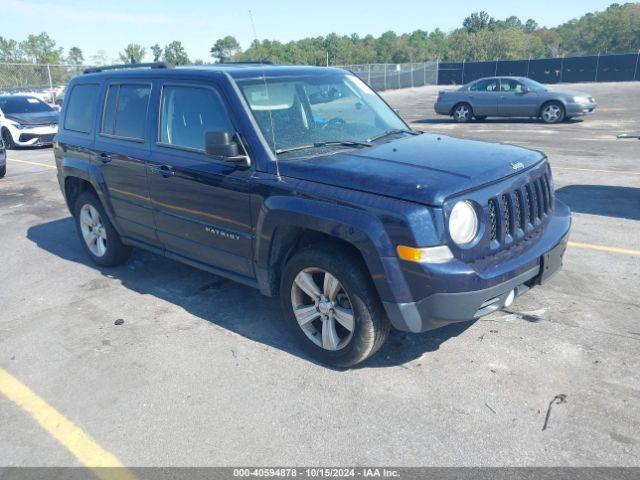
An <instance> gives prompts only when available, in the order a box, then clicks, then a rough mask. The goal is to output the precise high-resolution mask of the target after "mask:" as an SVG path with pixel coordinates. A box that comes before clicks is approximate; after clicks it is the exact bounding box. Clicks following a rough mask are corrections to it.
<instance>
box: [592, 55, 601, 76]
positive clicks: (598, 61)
mask: <svg viewBox="0 0 640 480" xmlns="http://www.w3.org/2000/svg"><path fill="white" fill-rule="evenodd" d="M599 68H600V52H598V59H597V60H596V78H595V79H594V80H593V81H594V82H597V81H598V69H599Z"/></svg>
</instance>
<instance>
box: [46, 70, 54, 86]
mask: <svg viewBox="0 0 640 480" xmlns="http://www.w3.org/2000/svg"><path fill="white" fill-rule="evenodd" d="M47 75H48V76H49V88H50V89H51V90H53V82H52V81H51V67H50V65H49V64H47Z"/></svg>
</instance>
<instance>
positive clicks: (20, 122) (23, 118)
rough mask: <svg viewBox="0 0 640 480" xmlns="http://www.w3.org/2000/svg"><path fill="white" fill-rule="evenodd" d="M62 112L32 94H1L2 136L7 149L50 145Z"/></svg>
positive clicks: (0, 128)
mask: <svg viewBox="0 0 640 480" xmlns="http://www.w3.org/2000/svg"><path fill="white" fill-rule="evenodd" d="M59 117H60V112H59V111H57V110H56V109H54V108H52V107H50V106H49V105H47V104H46V103H44V102H43V101H42V100H40V99H38V98H36V97H33V96H30V95H0V135H1V136H2V140H3V141H4V144H5V146H6V148H8V149H12V148H15V147H16V146H18V147H32V146H40V145H51V144H52V143H53V137H54V136H55V134H56V133H57V131H58V118H59Z"/></svg>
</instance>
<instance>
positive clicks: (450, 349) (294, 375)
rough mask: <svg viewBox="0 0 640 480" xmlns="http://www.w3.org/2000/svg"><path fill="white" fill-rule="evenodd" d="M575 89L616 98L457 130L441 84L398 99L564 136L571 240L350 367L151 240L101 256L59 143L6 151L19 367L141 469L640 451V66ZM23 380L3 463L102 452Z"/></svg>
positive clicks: (1, 443) (527, 134)
mask: <svg viewBox="0 0 640 480" xmlns="http://www.w3.org/2000/svg"><path fill="white" fill-rule="evenodd" d="M570 87H571V88H572V89H583V90H586V91H588V92H590V93H592V94H593V95H594V96H595V97H596V100H597V101H598V102H599V108H598V111H597V113H596V114H595V115H593V116H590V117H588V118H586V119H584V120H575V121H571V122H569V123H563V124H560V125H557V126H548V125H544V124H541V123H538V122H535V121H530V120H504V119H502V120H501V119H496V120H492V119H488V120H487V121H485V122H483V123H472V124H466V125H458V124H455V123H453V122H452V121H451V120H450V119H448V118H446V117H437V116H435V115H434V114H433V107H432V105H433V102H434V99H435V95H436V93H437V91H438V88H437V87H422V88H415V89H407V90H402V91H391V92H387V93H385V94H384V96H385V97H386V99H387V100H388V101H389V102H390V103H391V104H392V106H394V107H395V108H398V109H399V111H400V113H401V115H402V116H403V117H404V118H405V119H407V120H408V121H409V122H411V124H412V126H413V127H414V128H417V129H421V130H425V131H428V132H433V133H438V134H445V135H454V136H463V137H472V138H477V139H481V140H488V141H503V142H509V143H514V144H518V145H522V146H525V147H529V148H536V149H540V150H543V151H544V152H546V153H547V154H548V156H549V157H550V159H551V163H552V167H553V169H554V175H555V185H556V191H557V195H558V197H560V198H561V199H563V200H564V201H566V202H567V203H568V204H569V206H570V207H571V209H572V210H573V212H574V216H573V228H572V234H571V241H572V244H571V245H570V247H569V249H568V251H567V254H566V257H565V267H564V269H563V270H562V271H561V272H560V273H559V274H558V275H557V276H556V277H555V279H554V280H553V281H552V282H551V283H549V284H548V285H546V286H544V287H542V288H536V289H534V290H532V291H531V292H529V293H528V294H527V295H525V296H524V297H521V298H520V299H518V301H517V302H516V303H515V304H514V305H513V306H512V307H511V309H510V310H508V311H500V312H496V313H494V314H492V315H491V316H489V317H485V318H483V319H482V320H480V321H477V322H474V323H468V324H463V325H458V326H454V327H448V328H445V329H441V330H437V331H433V332H428V333H425V334H420V335H411V334H405V333H400V332H393V333H392V335H391V337H390V339H389V341H388V342H387V344H386V345H385V347H384V348H383V349H382V350H381V351H380V352H379V353H378V354H377V355H376V356H375V357H374V358H372V359H370V360H369V361H368V362H366V363H365V364H364V365H363V366H362V367H361V368H357V369H353V370H349V371H336V370H331V369H328V368H324V367H322V366H319V365H317V364H315V363H313V362H311V361H310V360H309V359H307V358H306V357H305V356H304V354H303V353H302V351H301V350H299V349H298V348H297V346H296V345H295V343H294V342H293V339H292V338H291V337H290V336H289V334H288V333H287V332H286V330H285V329H284V328H283V326H282V324H281V319H280V310H279V305H278V302H277V300H275V299H268V298H265V297H262V296H260V294H259V293H258V292H257V291H254V290H252V289H250V288H248V287H244V286H242V285H239V284H235V283H233V282H230V281H226V280H223V279H220V278H218V277H215V276H213V275H210V274H208V273H204V272H201V271H198V270H195V269H193V268H190V267H187V266H183V265H181V264H178V263H175V262H173V261H170V260H167V259H164V258H160V257H158V256H155V255H153V254H149V253H145V252H142V251H139V250H138V251H135V252H134V255H133V256H132V258H131V260H130V261H129V262H128V264H126V265H125V266H122V267H118V268H115V269H104V270H101V269H99V268H97V267H95V266H94V265H92V264H90V263H89V262H88V259H87V258H86V257H85V256H84V254H83V252H82V250H81V248H80V244H79V242H78V240H77V237H76V234H75V232H74V227H73V222H72V220H71V218H70V216H69V213H68V211H67V210H66V207H65V205H64V202H63V198H62V195H61V193H60V191H59V189H58V184H57V181H56V177H55V169H54V168H53V155H52V152H51V150H50V149H34V150H20V151H10V152H8V158H9V160H8V173H7V176H6V178H4V179H3V180H0V248H1V258H2V260H0V374H2V372H5V373H8V374H10V375H11V377H12V378H15V379H17V380H19V382H21V384H23V385H25V386H27V387H28V388H29V389H30V391H31V392H32V393H33V394H34V395H37V396H38V397H39V398H40V399H42V400H44V401H46V402H47V404H48V406H49V407H50V408H52V409H55V411H56V412H58V413H59V414H60V415H62V416H63V417H64V419H66V420H67V421H69V422H71V423H72V424H73V425H75V426H76V427H78V428H79V429H81V431H82V432H84V434H86V435H88V436H89V437H90V438H91V439H93V442H94V443H95V445H96V446H99V447H100V448H101V449H102V450H103V451H104V452H109V453H110V454H111V455H113V456H114V457H115V458H117V459H119V461H120V462H122V464H124V465H129V466H167V465H172V466H183V465H184V466H187V465H188V466H193V465H198V466H202V465H226V466H234V465H256V466H258V465H392V466H421V465H439V466H454V465H455V466H472V465H473V466H476V465H482V466H487V465H491V466H506V465H509V466H525V465H526V466H533V465H535V466H561V465H562V466H595V465H598V466H612V465H625V466H631V465H634V466H639V465H640V433H639V432H640V357H639V355H638V352H639V351H640V142H639V141H638V140H616V138H615V136H616V134H619V133H634V132H635V133H636V134H640V114H638V112H639V111H640V82H635V83H620V84H588V85H572V86H570ZM118 319H122V320H123V321H124V323H122V324H121V325H115V322H116V320H118ZM118 323H120V322H118ZM1 378H2V376H1V375H0V379H1ZM18 390H19V389H18V387H15V388H14V387H11V388H9V387H6V385H5V388H4V389H3V388H2V387H1V386H0V465H3V466H26V465H28V466H51V465H55V466H73V465H81V464H82V463H81V462H83V461H84V463H86V457H83V458H84V460H83V458H79V457H78V456H77V453H76V455H75V456H74V454H72V453H71V451H70V450H69V449H68V441H69V438H67V437H68V436H67V437H65V436H64V435H63V437H62V438H57V439H56V438H54V437H53V436H52V435H51V434H50V433H48V432H47V431H46V430H45V429H44V428H42V426H41V425H42V422H45V423H46V418H45V420H43V418H42V415H44V416H45V417H46V415H47V412H48V410H46V409H45V408H44V407H43V406H42V405H40V404H38V403H37V402H36V403H35V404H33V403H30V404H28V407H29V408H25V406H24V405H21V406H22V408H20V407H19V406H18V405H17V404H16V396H18V397H20V395H18V394H19V393H20V392H18V393H16V392H17V391H18ZM23 393H24V392H23ZM560 394H564V395H566V402H565V403H558V404H554V405H553V407H552V410H551V414H550V417H549V422H548V427H547V429H546V430H544V431H543V430H542V427H543V424H544V421H545V417H546V414H547V409H548V407H549V404H550V402H552V400H553V399H554V397H556V395H560ZM20 398H22V399H23V400H24V398H25V397H24V396H23V397H20ZM18 403H19V402H18ZM43 409H44V410H43ZM62 428H63V431H64V424H63V425H62ZM68 433H69V432H68ZM72 434H73V432H70V433H69V435H70V436H72ZM88 455H89V457H88V458H89V459H92V458H95V457H91V452H89V453H88Z"/></svg>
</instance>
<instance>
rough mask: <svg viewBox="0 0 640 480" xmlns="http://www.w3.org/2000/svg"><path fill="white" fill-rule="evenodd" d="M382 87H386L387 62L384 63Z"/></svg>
mask: <svg viewBox="0 0 640 480" xmlns="http://www.w3.org/2000/svg"><path fill="white" fill-rule="evenodd" d="M384 89H385V90H386V89H387V64H386V63H385V64H384Z"/></svg>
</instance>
